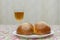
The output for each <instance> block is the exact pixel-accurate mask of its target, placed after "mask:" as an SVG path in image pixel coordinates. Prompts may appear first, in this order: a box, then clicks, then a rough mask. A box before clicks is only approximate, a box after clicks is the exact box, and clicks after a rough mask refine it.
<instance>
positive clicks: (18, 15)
mask: <svg viewBox="0 0 60 40" xmlns="http://www.w3.org/2000/svg"><path fill="white" fill-rule="evenodd" d="M14 14H15V18H16V20H22V19H23V17H24V12H15V13H14Z"/></svg>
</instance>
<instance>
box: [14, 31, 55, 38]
mask: <svg viewBox="0 0 60 40" xmlns="http://www.w3.org/2000/svg"><path fill="white" fill-rule="evenodd" d="M52 34H54V31H51V33H50V34H46V35H20V34H17V33H16V31H14V32H13V35H16V36H19V37H24V38H42V37H47V36H50V35H52Z"/></svg>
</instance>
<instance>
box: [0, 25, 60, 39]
mask: <svg viewBox="0 0 60 40" xmlns="http://www.w3.org/2000/svg"><path fill="white" fill-rule="evenodd" d="M17 27H18V25H0V40H60V25H51V29H52V30H53V31H54V35H53V36H50V37H46V38H40V39H26V38H18V37H16V36H14V35H13V34H12V32H13V31H15V30H16V28H17Z"/></svg>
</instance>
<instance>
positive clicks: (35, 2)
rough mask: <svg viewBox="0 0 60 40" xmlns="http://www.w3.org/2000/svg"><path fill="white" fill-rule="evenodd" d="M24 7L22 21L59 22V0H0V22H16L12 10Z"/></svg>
mask: <svg viewBox="0 0 60 40" xmlns="http://www.w3.org/2000/svg"><path fill="white" fill-rule="evenodd" d="M20 8H22V9H24V12H25V17H24V20H23V21H22V22H26V21H27V22H31V23H34V22H37V21H46V22H47V23H49V24H60V18H59V17H60V0H0V24H18V22H17V21H16V20H15V18H14V10H20Z"/></svg>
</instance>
